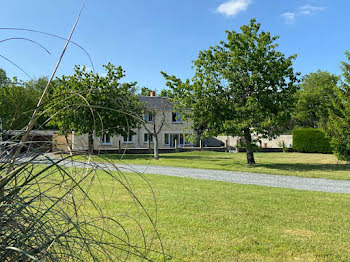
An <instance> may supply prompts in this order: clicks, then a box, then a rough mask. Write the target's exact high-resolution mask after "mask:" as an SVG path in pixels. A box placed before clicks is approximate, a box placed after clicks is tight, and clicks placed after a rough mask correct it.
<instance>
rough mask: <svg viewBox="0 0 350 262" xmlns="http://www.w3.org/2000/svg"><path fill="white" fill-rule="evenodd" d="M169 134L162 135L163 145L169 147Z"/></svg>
mask: <svg viewBox="0 0 350 262" xmlns="http://www.w3.org/2000/svg"><path fill="white" fill-rule="evenodd" d="M169 138H170V136H169V134H164V145H170V139H169Z"/></svg>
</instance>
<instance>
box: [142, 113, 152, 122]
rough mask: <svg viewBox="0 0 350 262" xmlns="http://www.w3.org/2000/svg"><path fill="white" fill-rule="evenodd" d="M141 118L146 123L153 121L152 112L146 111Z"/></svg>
mask: <svg viewBox="0 0 350 262" xmlns="http://www.w3.org/2000/svg"><path fill="white" fill-rule="evenodd" d="M143 120H145V121H146V122H148V123H152V122H153V114H152V113H146V114H145V115H144V117H143Z"/></svg>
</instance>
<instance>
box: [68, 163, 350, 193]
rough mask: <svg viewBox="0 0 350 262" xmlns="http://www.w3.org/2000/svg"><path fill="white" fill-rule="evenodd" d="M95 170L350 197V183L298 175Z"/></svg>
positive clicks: (126, 168) (178, 169)
mask: <svg viewBox="0 0 350 262" xmlns="http://www.w3.org/2000/svg"><path fill="white" fill-rule="evenodd" d="M64 165H69V166H71V165H74V166H77V167H86V164H85V163H82V162H77V161H75V162H73V163H72V162H67V163H65V164H64ZM94 168H97V169H101V168H107V169H110V170H115V169H116V168H119V169H120V170H124V171H138V172H142V173H148V174H157V175H165V176H176V177H187V178H193V179H204V180H214V181H222V182H229V183H236V184H245V185H258V186H267V187H279V188H293V189H300V190H310V191H321V192H329V193H344V194H350V181H347V180H332V179H319V178H303V177H296V176H280V175H267V174H257V173H246V172H234V171H221V170H207V169H194V168H182V167H167V166H153V165H148V166H146V165H120V164H117V165H112V164H102V163H99V164H94ZM349 172H350V171H349Z"/></svg>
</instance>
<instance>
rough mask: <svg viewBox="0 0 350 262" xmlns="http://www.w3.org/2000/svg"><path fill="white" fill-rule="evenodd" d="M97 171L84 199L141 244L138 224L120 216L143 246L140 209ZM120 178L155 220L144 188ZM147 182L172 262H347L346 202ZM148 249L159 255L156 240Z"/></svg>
mask: <svg viewBox="0 0 350 262" xmlns="http://www.w3.org/2000/svg"><path fill="white" fill-rule="evenodd" d="M293 155H294V156H295V154H291V155H290V156H293ZM230 156H231V155H230ZM264 156H265V155H264ZM240 157H241V156H240ZM263 158H264V157H261V156H260V155H259V156H258V158H257V159H260V160H262V159H263ZM168 161H170V160H168ZM222 161H223V160H222ZM265 161H266V160H265ZM98 172H99V176H98V177H99V183H97V184H95V186H93V187H92V189H91V192H90V193H91V195H90V196H91V197H92V198H93V199H95V200H96V201H97V202H98V203H100V204H101V205H102V207H104V209H105V210H106V213H107V214H108V215H112V216H114V217H118V218H119V219H122V220H123V223H124V224H123V226H125V228H127V229H128V230H129V233H130V236H132V237H133V238H135V239H136V240H137V238H139V240H140V239H141V234H140V231H139V230H138V226H137V224H136V223H133V222H132V221H131V220H129V221H127V219H125V217H122V216H119V214H128V215H131V216H133V217H135V218H137V219H138V220H139V222H140V223H141V225H142V226H143V228H144V229H145V230H146V233H145V234H146V238H147V239H149V238H150V236H149V235H147V234H148V233H147V232H148V230H149V229H150V227H149V224H147V219H146V218H145V217H144V216H142V215H141V214H142V212H141V211H142V210H141V209H140V208H137V207H136V206H137V205H136V204H135V202H134V201H132V200H131V198H130V197H128V194H127V193H126V192H125V191H124V190H122V187H120V186H119V185H118V183H117V182H112V180H111V178H110V177H108V176H107V175H105V174H102V172H101V171H98ZM126 177H127V178H128V181H129V182H130V185H131V187H132V188H134V190H135V192H136V194H137V196H138V197H139V199H140V200H141V201H142V203H143V204H144V206H145V207H146V208H147V209H148V210H149V211H150V213H151V214H154V202H153V198H152V194H151V193H150V190H149V187H148V185H147V184H146V183H145V182H144V180H142V179H141V178H140V177H138V176H137V175H134V174H126ZM146 177H147V178H148V180H149V182H150V184H151V185H152V188H153V190H154V192H155V196H156V199H157V203H158V225H157V228H158V231H159V233H160V235H161V238H162V242H163V245H164V247H165V252H166V253H167V254H169V258H170V257H173V258H172V261H206V262H209V261H350V195H343V194H330V193H321V192H310V191H298V190H291V189H278V188H267V187H258V186H247V185H236V184H231V183H223V182H215V181H204V180H192V179H187V178H177V177H166V176H158V175H146ZM124 220H125V221H124ZM153 248H155V249H157V250H159V244H158V242H157V241H154V243H153ZM153 260H154V261H159V260H160V256H156V255H154V257H153ZM132 261H139V260H137V259H135V260H132Z"/></svg>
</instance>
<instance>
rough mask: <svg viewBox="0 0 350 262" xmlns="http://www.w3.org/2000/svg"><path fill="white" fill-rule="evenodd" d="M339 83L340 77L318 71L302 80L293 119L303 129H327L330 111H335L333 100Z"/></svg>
mask: <svg viewBox="0 0 350 262" xmlns="http://www.w3.org/2000/svg"><path fill="white" fill-rule="evenodd" d="M338 82H339V77H338V76H336V75H334V74H330V73H329V72H327V71H320V70H318V71H317V72H316V73H311V74H309V75H306V76H304V77H303V79H302V83H301V85H300V90H299V91H298V92H297V93H296V95H295V98H296V106H295V110H294V112H293V119H294V121H295V122H296V124H297V125H299V126H302V127H312V128H314V127H322V128H325V126H326V123H327V121H328V117H329V111H332V110H333V106H332V102H331V99H332V97H333V96H334V92H335V89H336V86H337V83H338Z"/></svg>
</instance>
